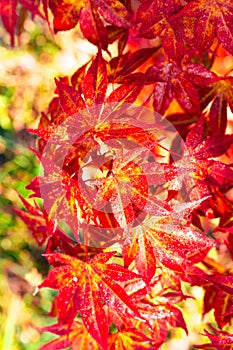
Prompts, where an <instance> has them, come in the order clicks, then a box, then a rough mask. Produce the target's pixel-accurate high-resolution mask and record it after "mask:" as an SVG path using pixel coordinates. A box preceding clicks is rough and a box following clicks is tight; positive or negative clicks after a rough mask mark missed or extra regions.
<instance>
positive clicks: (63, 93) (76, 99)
mask: <svg viewBox="0 0 233 350" xmlns="http://www.w3.org/2000/svg"><path fill="white" fill-rule="evenodd" d="M56 84H57V88H58V91H59V100H60V103H61V107H62V109H63V111H64V112H65V113H66V114H67V115H68V116H70V115H72V114H75V113H77V112H79V111H80V110H81V109H83V108H85V103H84V101H83V99H82V96H81V94H80V92H79V91H77V90H75V89H74V88H73V87H72V86H69V85H66V84H63V83H61V82H60V81H58V80H56Z"/></svg>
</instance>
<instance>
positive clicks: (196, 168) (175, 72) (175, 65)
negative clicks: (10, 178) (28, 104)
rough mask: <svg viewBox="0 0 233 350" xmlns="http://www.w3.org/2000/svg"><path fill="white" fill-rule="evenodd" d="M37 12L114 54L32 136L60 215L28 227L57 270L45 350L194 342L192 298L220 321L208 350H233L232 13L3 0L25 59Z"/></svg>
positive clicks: (46, 189)
mask: <svg viewBox="0 0 233 350" xmlns="http://www.w3.org/2000/svg"><path fill="white" fill-rule="evenodd" d="M22 11H23V12H24V13H26V12H31V14H32V15H33V16H35V15H39V16H40V17H42V18H44V20H47V21H48V23H49V25H50V26H51V27H52V29H51V30H53V31H54V32H55V33H56V32H58V31H62V30H70V29H72V28H74V27H75V26H77V25H79V26H80V29H81V31H82V34H83V36H84V37H85V38H86V39H87V40H88V41H89V42H91V43H92V44H94V45H96V46H97V48H98V52H97V54H96V56H95V57H93V59H92V60H91V62H87V63H85V62H84V65H83V66H81V67H79V68H78V69H77V71H76V72H74V74H73V75H72V76H71V77H62V78H59V79H57V80H56V86H57V88H56V90H55V97H53V99H52V101H51V103H50V105H49V107H48V111H47V112H46V114H45V113H43V114H42V116H41V119H40V122H39V126H38V129H36V130H30V131H31V132H33V133H35V134H36V135H38V137H39V140H38V148H37V150H34V152H35V153H36V155H37V156H38V159H39V160H40V162H41V164H42V166H43V171H44V174H43V176H40V177H39V176H38V177H36V178H35V179H34V180H33V181H32V182H31V184H29V185H28V186H27V188H28V189H29V190H31V191H32V192H33V194H32V195H31V197H32V198H38V197H39V198H42V199H43V200H44V205H43V206H42V207H41V206H39V205H38V204H36V201H35V205H34V206H32V205H31V204H30V203H29V202H27V201H26V200H25V199H23V198H22V201H23V204H24V206H25V209H26V211H23V210H18V209H16V212H17V213H18V215H19V216H20V217H21V218H22V219H23V221H24V222H25V223H26V224H27V225H28V227H29V229H30V230H31V232H32V234H33V236H34V238H35V239H36V241H37V243H38V244H39V245H45V256H46V258H47V260H48V262H49V263H50V264H51V266H52V268H51V270H50V272H49V273H48V275H47V277H46V278H45V280H44V281H43V283H42V284H41V285H40V286H39V288H42V287H49V288H52V289H55V290H57V291H58V293H57V296H56V297H55V299H54V302H53V305H52V309H51V312H50V315H51V316H54V317H57V320H58V322H57V324H54V325H52V326H48V327H45V328H44V331H49V332H52V333H55V334H57V335H58V337H57V338H56V339H55V340H52V341H51V342H50V343H48V344H46V345H44V346H42V347H41V350H47V349H63V348H66V347H68V346H71V347H72V349H96V350H97V349H109V350H114V349H118V350H119V349H127V350H129V349H159V348H160V347H161V345H162V344H163V343H164V342H165V340H166V338H167V335H168V332H169V329H170V327H171V326H172V327H181V328H183V329H184V331H185V332H188V331H187V327H186V324H185V321H184V318H183V315H182V311H181V309H180V308H179V307H178V306H177V305H176V304H179V303H180V302H181V301H184V300H186V299H187V298H188V297H190V296H188V295H186V294H184V292H183V288H182V286H183V283H186V284H187V285H190V286H200V287H202V288H203V289H204V293H205V296H204V305H203V314H206V313H208V312H209V311H210V310H211V309H214V316H215V320H216V325H215V326H216V327H213V326H210V328H209V329H206V330H205V335H206V337H208V338H209V341H210V343H209V344H202V345H197V346H196V348H198V349H218V350H223V349H232V348H233V347H232V343H233V336H232V334H230V333H228V332H227V326H228V325H229V324H230V322H231V318H232V316H233V276H232V271H233V270H232V266H233V265H232V258H233V226H232V209H233V195H232V185H233V169H232V164H231V162H232V144H233V135H232V134H227V133H226V130H227V127H229V125H230V124H229V116H230V115H231V112H233V78H232V76H231V75H230V74H228V73H230V72H226V74H225V75H224V76H221V75H220V74H217V72H216V71H214V69H213V67H214V64H215V62H216V60H217V59H218V56H219V55H220V53H221V52H223V51H224V50H225V51H224V52H225V53H227V54H226V55H228V56H230V55H233V4H232V1H231V0H224V1H223V0H215V1H210V0H191V1H182V0H165V1H160V0H144V1H143V0H140V1H132V3H131V1H130V0H121V1H120V0H98V1H96V0H84V1H83V0H82V1H80V0H62V1H60V0H59V1H58V0H42V1H41V2H40V1H39V0H36V1H35V0H34V1H33V0H19V1H18V2H17V0H11V1H6V0H2V1H1V11H0V13H1V18H2V23H3V25H4V26H5V28H6V30H7V31H8V32H9V34H10V36H11V42H12V44H14V37H15V34H16V31H17V28H19V27H20V21H21V17H20V15H19V14H20V13H22ZM114 43H115V46H114V45H112V44H114ZM113 46H114V48H115V51H114V50H113V49H112V47H113ZM113 51H114V54H113ZM149 111H150V112H149ZM90 173H91V175H90ZM93 174H94V175H93ZM211 251H215V255H214V256H215V258H213V255H211V256H210V255H209V252H211Z"/></svg>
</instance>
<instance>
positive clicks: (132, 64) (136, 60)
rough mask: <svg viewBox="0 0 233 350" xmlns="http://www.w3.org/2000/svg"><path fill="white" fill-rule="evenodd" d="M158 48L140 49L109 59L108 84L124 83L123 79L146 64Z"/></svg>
mask: <svg viewBox="0 0 233 350" xmlns="http://www.w3.org/2000/svg"><path fill="white" fill-rule="evenodd" d="M158 49H159V48H157V47H155V48H148V49H140V50H137V51H135V52H132V53H131V52H127V53H126V54H124V55H119V56H117V57H114V58H112V59H111V61H110V62H109V63H108V66H107V68H108V78H109V81H110V82H116V83H124V77H125V76H127V75H128V74H130V73H132V72H134V71H135V70H136V69H137V68H139V67H140V66H141V65H142V64H143V63H145V62H146V60H148V59H149V58H150V57H151V56H152V55H153V54H154V53H155V52H156V51H157V50H158Z"/></svg>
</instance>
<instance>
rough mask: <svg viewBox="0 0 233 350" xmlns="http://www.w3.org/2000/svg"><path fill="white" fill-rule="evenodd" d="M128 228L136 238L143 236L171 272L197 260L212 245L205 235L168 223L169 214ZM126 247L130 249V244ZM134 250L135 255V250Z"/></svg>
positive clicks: (155, 254) (181, 269)
mask: <svg viewBox="0 0 233 350" xmlns="http://www.w3.org/2000/svg"><path fill="white" fill-rule="evenodd" d="M132 231H133V234H134V236H135V237H136V238H138V239H140V237H141V236H146V239H147V240H148V241H149V242H150V244H151V246H152V248H153V252H154V256H155V257H156V259H157V260H158V261H160V262H161V263H162V264H163V265H165V266H166V267H168V268H170V269H173V270H175V271H184V269H185V268H186V264H192V263H195V262H198V261H201V260H202V259H203V258H204V256H205V255H206V254H207V252H208V251H209V250H210V248H212V247H213V245H214V244H213V243H212V242H211V241H210V240H209V239H208V238H207V237H206V236H204V235H202V234H201V233H199V232H198V231H195V230H193V229H192V228H191V227H188V226H179V225H177V224H175V223H172V222H171V221H170V219H169V217H167V218H166V217H165V218H164V219H161V222H160V220H158V219H157V220H156V219H155V218H149V219H146V220H144V222H143V224H142V225H141V227H140V228H135V229H133V230H132ZM126 249H127V250H130V245H129V246H128V247H126ZM138 249H140V247H139V248H138ZM127 250H126V251H125V253H126V254H127ZM134 251H135V252H136V254H139V252H137V250H134ZM152 259H154V258H153V256H152Z"/></svg>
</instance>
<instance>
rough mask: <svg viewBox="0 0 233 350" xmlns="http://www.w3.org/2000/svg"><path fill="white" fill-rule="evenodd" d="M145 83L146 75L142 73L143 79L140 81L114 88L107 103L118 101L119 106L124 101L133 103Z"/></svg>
mask: <svg viewBox="0 0 233 350" xmlns="http://www.w3.org/2000/svg"><path fill="white" fill-rule="evenodd" d="M144 83H145V78H144V75H143V74H141V79H140V81H138V82H134V83H131V84H122V85H121V86H119V87H118V88H117V89H116V90H114V91H113V92H112V93H111V94H110V96H109V97H108V98H107V103H111V102H118V104H119V106H121V105H122V104H123V103H133V102H135V100H136V99H137V97H138V95H139V94H140V92H141V90H142V88H143V86H144Z"/></svg>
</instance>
